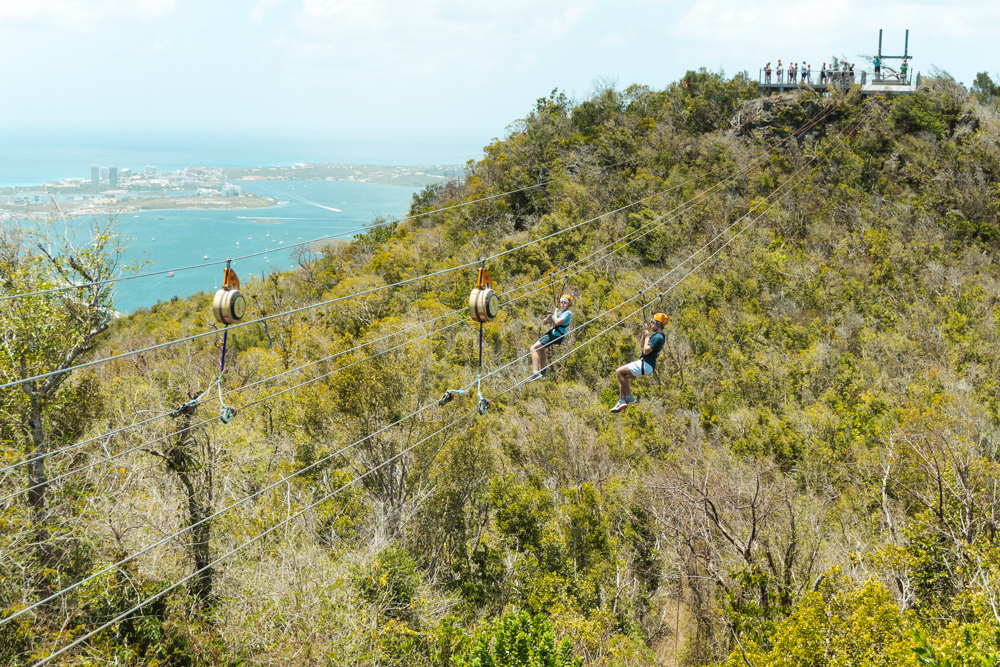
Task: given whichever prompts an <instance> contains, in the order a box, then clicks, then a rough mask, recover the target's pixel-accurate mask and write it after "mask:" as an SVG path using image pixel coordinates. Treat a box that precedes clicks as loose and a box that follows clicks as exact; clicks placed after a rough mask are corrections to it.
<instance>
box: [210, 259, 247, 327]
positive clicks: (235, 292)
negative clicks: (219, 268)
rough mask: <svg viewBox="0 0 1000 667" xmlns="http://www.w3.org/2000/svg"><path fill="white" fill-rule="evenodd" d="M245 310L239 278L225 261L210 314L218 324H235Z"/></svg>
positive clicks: (241, 317)
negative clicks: (219, 287) (220, 285)
mask: <svg viewBox="0 0 1000 667" xmlns="http://www.w3.org/2000/svg"><path fill="white" fill-rule="evenodd" d="M246 312H247V300H246V297H244V296H243V293H242V292H240V279H239V278H237V277H236V272H235V271H233V270H232V269H231V268H229V263H228V261H227V262H226V268H225V271H224V272H223V274H222V289H220V290H219V291H218V292H216V293H215V298H214V299H212V315H213V316H214V317H215V321H216V322H218V323H219V324H236V323H237V322H239V321H240V320H242V319H243V316H244V315H245V314H246Z"/></svg>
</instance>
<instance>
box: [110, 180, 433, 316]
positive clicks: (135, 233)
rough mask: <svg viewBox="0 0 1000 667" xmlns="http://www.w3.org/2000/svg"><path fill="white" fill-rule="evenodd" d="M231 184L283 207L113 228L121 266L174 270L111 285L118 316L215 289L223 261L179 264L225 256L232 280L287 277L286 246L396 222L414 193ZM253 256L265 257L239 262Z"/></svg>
mask: <svg viewBox="0 0 1000 667" xmlns="http://www.w3.org/2000/svg"><path fill="white" fill-rule="evenodd" d="M232 182H233V183H235V184H237V185H239V186H240V187H241V188H243V189H244V190H246V191H249V192H252V193H254V194H259V195H262V196H265V197H276V198H277V199H279V200H280V201H282V202H283V203H280V204H278V205H276V206H271V207H267V208H258V209H224V210H176V209H165V210H152V211H136V212H133V213H127V214H126V215H125V216H124V217H122V218H121V219H120V220H119V222H118V228H119V229H120V230H121V231H122V232H123V234H124V235H125V236H126V237H127V238H128V239H129V244H130V245H129V249H128V251H127V252H126V254H125V257H124V259H125V261H133V260H139V261H148V262H151V263H150V264H148V265H147V266H144V267H143V268H142V270H141V273H151V272H157V271H165V270H168V269H169V270H173V271H174V275H173V276H172V277H167V276H166V275H165V274H160V275H151V276H148V277H137V278H134V279H131V280H127V281H123V282H120V283H118V284H117V285H116V286H115V308H116V309H117V310H118V311H119V312H122V313H130V312H133V311H134V310H135V309H136V308H139V307H143V306H145V307H148V306H151V305H153V304H155V303H156V302H157V301H165V300H168V299H170V298H171V297H173V296H177V297H179V298H183V297H186V296H188V295H190V294H193V293H195V292H197V291H204V292H211V291H214V290H216V289H219V287H220V285H221V282H222V269H223V267H224V266H225V264H224V263H223V264H217V265H214V266H204V267H199V268H192V269H186V270H181V267H185V266H193V265H197V264H204V263H207V262H215V261H221V260H225V259H226V257H231V258H233V263H232V267H233V269H234V270H235V271H236V274H237V275H238V276H239V278H240V280H247V279H249V278H250V276H251V275H257V276H260V275H261V274H263V275H267V274H268V273H270V272H271V271H287V270H289V269H291V268H293V262H292V254H293V252H294V250H293V249H292V248H291V247H290V246H293V245H294V244H301V243H303V242H308V241H310V240H313V239H318V238H320V237H324V236H330V235H341V236H344V235H346V236H347V237H350V236H351V235H352V233H356V232H357V231H358V230H363V228H364V227H365V225H367V224H369V223H371V221H372V220H373V219H374V218H375V217H376V216H396V217H402V216H403V215H405V214H406V212H407V210H408V209H409V204H410V200H411V198H412V196H413V194H414V193H415V192H417V191H418V190H419V188H414V187H403V186H397V185H376V184H372V183H359V182H352V181H232ZM284 202H287V203H284ZM324 207H325V208H324ZM329 209H339V210H338V211H332V210H329ZM255 253H265V254H258V255H257V256H255V257H243V256H244V255H249V254H255ZM206 255H207V256H208V259H205V256H206Z"/></svg>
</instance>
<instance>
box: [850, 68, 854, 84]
mask: <svg viewBox="0 0 1000 667" xmlns="http://www.w3.org/2000/svg"><path fill="white" fill-rule="evenodd" d="M850 71H851V85H852V86H853V85H854V63H851V70H850Z"/></svg>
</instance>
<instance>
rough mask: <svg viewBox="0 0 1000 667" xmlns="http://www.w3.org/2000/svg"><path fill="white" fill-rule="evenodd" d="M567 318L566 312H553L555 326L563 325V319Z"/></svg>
mask: <svg viewBox="0 0 1000 667" xmlns="http://www.w3.org/2000/svg"><path fill="white" fill-rule="evenodd" d="M565 319H566V316H565V314H564V313H553V314H552V325H553V326H557V327H558V326H562V323H563V321H564V320H565Z"/></svg>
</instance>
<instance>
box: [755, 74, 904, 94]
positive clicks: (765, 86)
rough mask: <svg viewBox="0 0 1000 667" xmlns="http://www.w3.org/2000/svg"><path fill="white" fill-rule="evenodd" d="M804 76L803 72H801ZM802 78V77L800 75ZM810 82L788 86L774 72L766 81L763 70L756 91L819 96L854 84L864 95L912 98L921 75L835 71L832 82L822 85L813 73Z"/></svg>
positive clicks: (787, 83) (792, 83)
mask: <svg viewBox="0 0 1000 667" xmlns="http://www.w3.org/2000/svg"><path fill="white" fill-rule="evenodd" d="M800 74H801V73H800ZM782 75H783V76H782V78H783V79H784V78H787V76H788V72H787V71H785V72H783V73H782ZM800 79H801V76H800ZM810 79H811V80H810V81H809V82H807V83H803V82H802V81H801V80H797V81H795V82H791V83H789V82H788V81H778V73H777V71H775V70H772V71H771V81H770V82H767V80H766V76H765V74H764V70H763V69H762V70H760V74H759V75H758V79H757V89H758V90H759V91H760V94H761V95H771V94H774V93H778V94H781V93H784V92H788V91H792V90H801V89H803V88H808V89H810V90H815V91H816V92H818V93H831V92H833V91H835V90H844V89H847V88H850V87H851V86H853V85H860V86H861V94H862V95H912V94H913V93H915V92H917V88H919V87H920V73H919V72H918V73H917V74H916V76H914V75H912V74H910V75H908V76H906V77H903V78H897V77H896V76H888V77H878V78H876V77H874V76H873V75H872V73H871V72H864V71H862V72H855V73H854V76H853V77H851V76H850V75H847V76H845V75H844V72H836V73H834V75H833V76H832V77H830V79H831V80H829V81H827V82H825V83H819V72H817V71H813V72H812V76H811V77H810Z"/></svg>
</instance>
